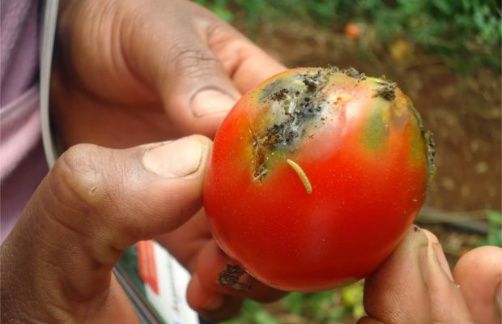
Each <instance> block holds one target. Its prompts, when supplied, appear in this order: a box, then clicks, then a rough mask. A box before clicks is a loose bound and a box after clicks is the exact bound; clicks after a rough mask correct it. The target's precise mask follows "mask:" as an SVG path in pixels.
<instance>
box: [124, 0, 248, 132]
mask: <svg viewBox="0 0 502 324" xmlns="http://www.w3.org/2000/svg"><path fill="white" fill-rule="evenodd" d="M187 5H188V4H187V3H186V2H184V1H183V2H177V1H173V2H165V1H159V2H158V3H157V6H142V5H139V6H140V8H138V9H137V10H139V11H140V13H137V12H134V15H140V14H142V15H143V16H144V17H149V20H148V22H146V23H145V24H144V25H140V27H141V28H137V27H138V26H135V28H134V29H133V28H132V26H131V28H129V29H128V28H127V27H124V29H125V30H126V32H125V33H126V34H127V35H128V38H129V39H131V41H129V42H126V45H124V46H125V48H124V53H125V54H124V55H125V56H126V59H127V61H128V66H130V68H131V69H132V70H133V71H134V73H135V74H136V75H138V77H139V78H140V79H143V80H145V81H146V82H147V83H149V84H150V85H151V86H152V87H153V88H154V89H155V91H156V92H157V93H158V94H159V97H160V98H161V99H162V101H163V104H164V108H165V110H166V113H167V117H168V118H169V120H170V121H172V125H174V126H175V127H177V129H178V131H179V132H180V133H181V134H190V133H199V134H205V135H208V136H210V135H213V134H214V132H215V130H216V127H217V126H218V125H219V123H220V122H221V120H222V118H223V117H224V116H225V115H226V113H227V112H228V110H230V109H231V108H232V106H233V105H234V103H235V101H236V100H237V99H238V98H239V97H240V93H239V91H238V90H237V89H236V88H235V87H234V85H233V82H232V81H231V80H230V78H229V77H228V75H227V74H226V72H225V70H224V68H223V66H222V64H221V62H220V61H219V60H218V58H217V57H216V56H215V55H214V54H213V52H212V51H211V50H210V49H209V48H208V47H207V45H206V44H205V43H204V41H203V40H202V39H201V38H200V36H199V34H198V33H197V31H196V30H195V29H194V28H193V23H192V20H194V18H193V17H192V16H190V15H189V14H188V13H187V10H186V8H182V9H183V10H177V7H178V6H187ZM152 8H154V9H155V10H152ZM145 10H147V11H148V12H144V11H145ZM166 17H169V18H168V19H166ZM131 19H134V18H131ZM173 20H175V22H173ZM173 26H183V28H173Z"/></svg>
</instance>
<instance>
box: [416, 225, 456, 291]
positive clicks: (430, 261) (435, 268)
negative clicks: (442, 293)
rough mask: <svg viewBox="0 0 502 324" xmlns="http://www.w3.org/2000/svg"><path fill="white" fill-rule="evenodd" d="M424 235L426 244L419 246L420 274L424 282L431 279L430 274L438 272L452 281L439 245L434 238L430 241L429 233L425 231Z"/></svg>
mask: <svg viewBox="0 0 502 324" xmlns="http://www.w3.org/2000/svg"><path fill="white" fill-rule="evenodd" d="M426 236H427V240H428V243H427V246H425V247H422V248H421V264H422V274H423V275H424V280H425V282H430V281H431V280H432V278H431V277H430V276H434V274H439V273H442V274H443V275H444V276H446V277H447V278H448V280H449V281H452V282H453V275H452V273H451V270H450V267H449V265H448V261H447V260H446V256H445V255H444V252H443V249H442V248H441V245H439V244H438V243H437V242H435V240H434V241H432V239H431V237H430V236H429V234H427V233H426Z"/></svg>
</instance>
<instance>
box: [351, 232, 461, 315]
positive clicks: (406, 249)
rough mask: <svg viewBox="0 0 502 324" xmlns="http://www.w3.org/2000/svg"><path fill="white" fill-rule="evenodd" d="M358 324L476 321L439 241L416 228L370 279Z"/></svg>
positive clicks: (367, 282) (366, 283) (367, 281)
mask: <svg viewBox="0 0 502 324" xmlns="http://www.w3.org/2000/svg"><path fill="white" fill-rule="evenodd" d="M364 290H365V291H364V307H365V309H366V312H367V314H368V317H365V318H363V319H361V320H360V321H359V322H358V323H359V324H363V323H365V324H366V323H368V324H369V323H471V319H470V314H469V311H468V309H467V306H466V304H465V301H464V299H463V296H462V294H461V293H460V290H459V289H458V287H457V285H456V284H455V283H454V282H453V279H452V275H451V272H450V269H449V267H448V263H447V261H446V258H445V256H444V254H443V251H442V249H441V246H440V245H439V242H438V240H437V238H436V237H435V236H434V235H433V234H432V233H431V232H428V231H426V230H423V229H420V228H418V227H416V226H414V227H413V228H411V229H410V230H409V231H408V232H407V234H406V236H405V237H404V238H403V240H402V241H401V243H400V244H399V246H398V247H397V248H396V250H395V251H394V252H393V254H392V255H391V256H390V257H389V258H388V259H387V260H386V261H385V263H384V264H383V265H382V266H381V267H380V268H379V269H378V270H377V271H376V272H375V273H373V274H372V275H371V276H370V277H368V278H367V279H366V281H365V287H364Z"/></svg>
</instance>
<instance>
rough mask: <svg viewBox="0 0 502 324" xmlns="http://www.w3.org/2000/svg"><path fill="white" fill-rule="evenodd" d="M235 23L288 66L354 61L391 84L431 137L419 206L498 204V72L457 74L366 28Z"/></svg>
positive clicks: (449, 208) (352, 64)
mask: <svg viewBox="0 0 502 324" xmlns="http://www.w3.org/2000/svg"><path fill="white" fill-rule="evenodd" d="M237 27H238V28H239V24H237ZM239 29H241V30H243V32H244V33H245V34H247V35H250V34H251V35H254V40H255V42H256V43H257V44H258V45H259V46H260V47H262V48H264V49H265V50H266V51H267V52H268V53H270V54H271V55H273V56H274V57H276V58H277V59H279V60H280V61H281V62H283V63H284V64H286V65H287V66H288V67H299V66H329V65H331V66H338V67H340V68H349V67H354V68H356V69H357V70H358V71H360V72H363V73H365V74H366V75H371V76H385V77H386V78H387V79H389V80H393V81H395V82H397V84H398V85H399V87H400V88H401V89H402V90H403V91H404V92H405V93H406V94H408V95H409V96H410V97H411V99H412V100H413V101H414V103H415V107H416V108H417V110H418V111H419V112H420V113H421V115H422V118H423V120H424V125H425V127H426V128H427V129H429V130H430V131H432V133H433V134H434V138H435V141H436V151H437V155H436V164H437V173H436V176H435V179H434V181H433V182H432V184H431V186H430V189H429V194H428V199H427V202H426V204H427V205H428V206H430V207H433V208H436V209H439V210H445V211H462V212H467V213H469V212H474V211H479V210H485V209H497V210H500V209H502V207H501V195H502V194H501V137H502V136H501V76H500V73H499V72H497V71H493V70H490V69H483V68H480V69H478V70H477V71H474V72H473V73H470V74H469V75H460V74H459V73H457V72H455V71H452V70H451V69H450V68H449V67H448V66H447V65H446V64H445V63H444V62H442V61H441V60H439V59H438V58H435V57H434V56H432V55H429V54H426V53H425V52H424V51H423V50H421V49H420V48H417V47H416V46H415V45H413V44H411V43H408V42H406V41H404V40H399V41H397V42H396V43H394V44H391V45H390V46H387V47H386V46H383V45H382V44H378V43H377V42H375V41H373V40H372V39H371V33H370V32H369V31H367V34H368V35H367V37H365V36H364V35H362V36H361V37H360V38H359V39H356V40H354V39H351V38H349V37H347V36H345V35H344V34H343V33H341V32H337V31H329V30H325V31H319V30H318V29H314V28H309V27H306V26H299V25H295V24H292V25H282V26H274V28H273V29H266V28H262V29H258V30H254V31H253V32H251V31H246V30H245V28H244V27H242V28H239ZM466 64H469V58H466Z"/></svg>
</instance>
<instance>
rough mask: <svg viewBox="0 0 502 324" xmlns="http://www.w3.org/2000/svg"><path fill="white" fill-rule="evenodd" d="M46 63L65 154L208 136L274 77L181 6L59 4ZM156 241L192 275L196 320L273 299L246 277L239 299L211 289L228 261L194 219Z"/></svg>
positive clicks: (265, 64) (178, 0) (232, 36)
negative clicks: (51, 56) (89, 147)
mask: <svg viewBox="0 0 502 324" xmlns="http://www.w3.org/2000/svg"><path fill="white" fill-rule="evenodd" d="M54 62H55V65H54V70H53V80H52V94H51V100H52V105H51V106H52V109H53V116H54V120H55V124H56V126H57V128H58V133H59V135H60V136H61V138H62V140H63V142H64V143H65V144H66V145H67V146H70V145H73V144H77V143H81V142H90V143H96V144H100V145H103V146H107V147H130V146H133V145H139V144H142V143H145V142H153V141H159V140H165V139H173V138H177V137H179V136H183V135H186V134H192V133H201V134H206V135H209V136H211V135H212V134H214V132H215V130H216V128H217V126H218V124H219V123H220V121H221V120H222V118H223V117H224V116H225V115H226V112H227V111H228V110H229V109H230V108H231V107H232V106H233V104H234V102H235V101H236V100H237V99H238V98H239V97H240V96H241V94H242V93H244V92H246V91H248V90H249V89H251V88H252V87H254V86H255V85H257V84H258V83H259V82H261V81H262V80H263V79H265V78H267V77H269V76H271V75H273V74H276V73H277V72H279V71H281V70H283V69H284V67H283V66H282V65H280V64H279V63H277V62H276V61H275V60H273V59H272V58H270V57H269V56H268V55H266V54H265V53H264V52H263V51H262V50H260V49H259V48H257V47H256V46H254V45H253V44H252V43H251V42H250V41H249V40H247V39H246V38H245V37H243V36H242V35H241V34H239V33H238V32H237V31H236V30H234V29H233V28H232V27H230V26H228V25H227V24H225V23H224V22H222V21H220V20H219V19H218V18H216V17H215V16H214V15H212V14H211V13H210V12H208V11H207V10H205V9H203V8H201V7H199V6H197V5H195V4H193V3H191V2H188V1H184V0H157V1H149V2H146V3H145V2H140V1H130V0H126V1H123V0H121V1H114V0H108V1H102V0H86V1H74V2H70V1H67V2H64V3H63V6H62V9H61V11H60V22H59V27H58V37H57V46H56V53H55V60H54ZM166 199H167V196H166ZM158 240H159V241H160V242H161V243H163V244H164V245H165V246H166V247H167V248H168V249H169V251H170V252H171V254H173V255H174V256H175V257H176V258H177V259H178V260H180V261H181V263H182V264H183V265H184V266H185V267H186V268H187V269H188V270H190V271H191V272H192V274H193V277H192V281H191V283H190V287H189V291H188V301H189V303H190V304H191V306H192V307H193V308H194V309H196V310H197V311H198V312H200V313H202V314H204V315H205V316H206V317H210V318H212V319H222V318H226V317H228V316H230V315H231V314H234V313H235V312H237V311H238V309H239V308H240V303H241V301H242V299H243V297H245V296H251V297H254V298H255V299H258V300H261V301H269V300H273V299H276V298H278V296H279V295H281V293H280V292H277V291H275V290H273V289H270V288H267V287H266V286H264V285H262V284H260V283H257V282H255V281H254V280H253V279H251V278H247V280H248V281H249V282H251V281H253V282H254V283H253V285H252V287H253V288H251V289H249V290H235V289H230V288H228V287H221V286H219V285H217V283H216V281H217V280H216V279H217V278H218V273H219V272H221V271H222V270H224V269H225V266H226V264H227V263H228V262H231V261H230V260H228V258H227V257H226V256H225V255H224V254H222V253H221V251H220V250H219V248H218V247H217V245H216V243H215V242H214V240H213V239H212V237H211V234H210V232H209V228H208V226H207V224H206V222H205V216H204V215H203V214H202V212H199V213H198V214H197V215H196V216H195V217H194V218H193V219H191V220H189V221H188V222H187V224H184V225H183V226H181V227H180V228H179V229H178V230H176V231H174V232H173V233H170V234H168V235H165V236H159V237H158ZM223 300H224V303H222V301H223Z"/></svg>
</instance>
